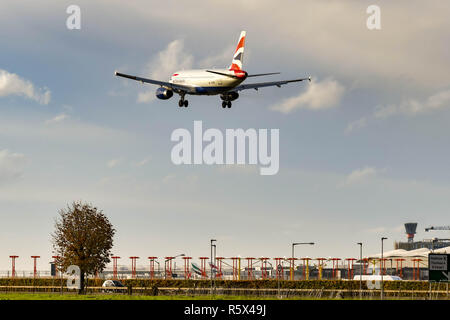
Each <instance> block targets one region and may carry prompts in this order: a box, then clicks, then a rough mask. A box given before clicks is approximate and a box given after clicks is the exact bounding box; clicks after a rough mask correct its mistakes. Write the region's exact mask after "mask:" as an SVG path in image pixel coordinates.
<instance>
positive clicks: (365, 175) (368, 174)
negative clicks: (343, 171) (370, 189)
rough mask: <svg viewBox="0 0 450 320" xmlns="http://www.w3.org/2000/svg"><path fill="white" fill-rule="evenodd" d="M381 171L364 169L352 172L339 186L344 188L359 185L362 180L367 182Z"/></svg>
mask: <svg viewBox="0 0 450 320" xmlns="http://www.w3.org/2000/svg"><path fill="white" fill-rule="evenodd" d="M380 171H381V170H379V169H376V168H374V167H368V166H366V167H364V168H361V169H356V170H353V171H352V172H351V173H350V174H349V175H348V176H347V177H346V179H345V181H344V182H343V183H342V184H341V186H346V185H350V184H354V183H359V182H361V181H363V180H367V179H369V178H372V177H375V176H376V175H377V174H378V173H380Z"/></svg>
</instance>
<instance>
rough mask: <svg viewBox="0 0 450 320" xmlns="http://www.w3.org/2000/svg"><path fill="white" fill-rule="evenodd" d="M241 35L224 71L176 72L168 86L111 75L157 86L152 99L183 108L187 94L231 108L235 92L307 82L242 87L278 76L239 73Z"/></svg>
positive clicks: (243, 41)
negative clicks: (216, 99)
mask: <svg viewBox="0 0 450 320" xmlns="http://www.w3.org/2000/svg"><path fill="white" fill-rule="evenodd" d="M244 44H245V31H242V32H241V35H240V37H239V42H238V45H237V47H236V51H235V53H234V56H233V60H232V62H231V65H230V66H229V68H228V69H197V70H182V71H176V72H175V73H174V74H172V76H171V77H170V80H169V81H168V82H164V81H159V80H153V79H146V78H141V77H136V76H132V75H128V74H123V73H119V72H117V71H116V72H115V75H116V76H119V77H124V78H128V79H132V80H136V81H140V82H142V83H150V84H154V85H158V86H160V87H159V88H158V89H157V90H156V97H158V98H159V99H162V100H167V99H170V98H171V97H172V96H173V94H174V93H176V94H178V95H180V100H179V102H178V105H179V106H180V107H183V106H184V107H187V106H188V101H187V100H186V99H185V97H186V95H187V94H192V95H217V94H218V95H220V99H222V108H226V107H228V108H231V101H233V100H236V99H237V98H239V91H241V90H246V89H255V90H258V88H262V87H270V86H277V87H280V86H281V85H283V84H287V83H290V82H299V81H304V80H309V81H311V77H308V78H299V79H293V80H282V81H270V82H259V83H249V84H242V82H244V80H246V79H247V78H250V77H259V76H267V75H273V74H279V72H271V73H259V74H248V73H247V72H246V71H244V70H243V69H242V63H243V59H244Z"/></svg>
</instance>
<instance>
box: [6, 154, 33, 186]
mask: <svg viewBox="0 0 450 320" xmlns="http://www.w3.org/2000/svg"><path fill="white" fill-rule="evenodd" d="M26 162H27V159H26V157H25V156H24V155H23V154H20V153H11V152H9V151H8V150H6V149H4V150H0V183H1V182H3V181H5V180H10V179H14V178H17V177H19V176H20V175H22V173H23V169H24V166H25V164H26Z"/></svg>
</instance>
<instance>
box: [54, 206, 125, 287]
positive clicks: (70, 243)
mask: <svg viewBox="0 0 450 320" xmlns="http://www.w3.org/2000/svg"><path fill="white" fill-rule="evenodd" d="M115 232H116V230H115V229H114V228H113V226H112V224H111V223H110V222H109V220H108V218H107V217H106V216H105V215H104V214H103V212H102V211H101V210H99V209H97V208H96V207H93V206H92V205H90V204H87V203H82V202H81V201H78V202H75V201H74V202H72V204H71V205H68V206H67V208H66V209H61V210H59V217H58V218H57V219H56V220H55V232H54V233H53V234H52V243H53V249H54V250H53V252H54V253H55V254H56V255H57V256H58V258H57V259H56V263H57V265H59V266H60V268H61V270H62V271H66V270H67V268H68V267H69V266H70V265H77V266H78V267H79V268H80V272H81V274H80V285H81V289H80V291H79V293H83V292H84V287H85V278H86V276H87V275H90V274H91V275H92V274H95V273H96V272H101V271H103V270H104V269H105V267H106V265H107V264H108V263H109V262H110V261H111V260H110V256H111V248H112V246H113V237H114V234H115Z"/></svg>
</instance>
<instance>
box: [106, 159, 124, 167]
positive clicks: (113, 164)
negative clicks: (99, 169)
mask: <svg viewBox="0 0 450 320" xmlns="http://www.w3.org/2000/svg"><path fill="white" fill-rule="evenodd" d="M121 162H122V160H121V159H111V160H109V161H108V162H107V163H106V166H107V167H108V168H114V167H117V166H118V165H119V164H120V163H121Z"/></svg>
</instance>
